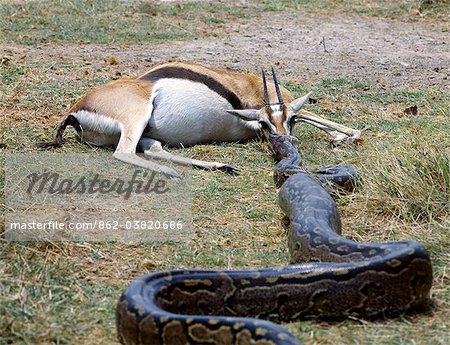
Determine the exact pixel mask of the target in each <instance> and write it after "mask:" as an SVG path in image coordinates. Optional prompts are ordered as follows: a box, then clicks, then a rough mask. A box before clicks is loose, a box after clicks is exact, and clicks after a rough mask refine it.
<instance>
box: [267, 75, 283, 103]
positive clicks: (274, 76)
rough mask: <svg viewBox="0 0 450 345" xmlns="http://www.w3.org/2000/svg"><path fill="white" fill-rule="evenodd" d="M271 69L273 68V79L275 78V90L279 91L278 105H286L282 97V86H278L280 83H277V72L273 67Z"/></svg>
mask: <svg viewBox="0 0 450 345" xmlns="http://www.w3.org/2000/svg"><path fill="white" fill-rule="evenodd" d="M270 67H271V68H272V78H273V82H274V84H275V90H276V91H277V96H278V103H280V105H284V101H283V96H282V95H281V90H280V86H279V85H278V81H277V75H276V74H275V70H274V69H273V66H270Z"/></svg>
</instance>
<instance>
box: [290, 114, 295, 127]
mask: <svg viewBox="0 0 450 345" xmlns="http://www.w3.org/2000/svg"><path fill="white" fill-rule="evenodd" d="M296 121H297V115H292V116H291V118H290V119H289V124H290V125H291V126H293V125H294V124H295V122H296Z"/></svg>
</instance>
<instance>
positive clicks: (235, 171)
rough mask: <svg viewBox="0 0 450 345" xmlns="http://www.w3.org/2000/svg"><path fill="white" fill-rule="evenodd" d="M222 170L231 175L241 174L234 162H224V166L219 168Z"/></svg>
mask: <svg viewBox="0 0 450 345" xmlns="http://www.w3.org/2000/svg"><path fill="white" fill-rule="evenodd" d="M219 169H220V170H223V171H225V172H227V173H228V174H231V175H239V169H238V168H236V167H235V166H234V165H232V164H224V165H223V166H222V167H220V168H219Z"/></svg>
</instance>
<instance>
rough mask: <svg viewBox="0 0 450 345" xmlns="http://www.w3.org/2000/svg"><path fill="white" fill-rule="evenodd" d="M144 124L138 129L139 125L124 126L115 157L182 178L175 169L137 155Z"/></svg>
mask: <svg viewBox="0 0 450 345" xmlns="http://www.w3.org/2000/svg"><path fill="white" fill-rule="evenodd" d="M144 126H145V125H144ZM144 126H143V127H142V129H137V127H138V126H135V127H125V126H122V130H121V135H120V140H119V143H118V144H117V148H116V151H115V152H114V154H113V156H114V158H116V159H118V160H120V161H122V162H125V163H129V164H133V165H136V166H139V167H141V168H145V169H149V170H152V171H156V172H159V173H162V174H165V175H167V176H170V177H177V178H181V175H180V174H178V173H177V172H176V171H175V170H174V169H172V168H169V167H166V166H163V165H160V164H157V163H154V162H152V161H149V160H147V159H144V158H141V157H139V156H138V155H136V147H137V145H138V143H139V140H140V137H141V135H142V132H143V131H144Z"/></svg>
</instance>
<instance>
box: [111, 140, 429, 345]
mask: <svg viewBox="0 0 450 345" xmlns="http://www.w3.org/2000/svg"><path fill="white" fill-rule="evenodd" d="M269 140H270V142H271V144H272V147H273V149H274V152H275V155H276V157H277V158H278V159H279V160H280V161H279V163H278V164H277V167H276V169H275V174H274V177H275V181H276V182H277V183H278V184H281V183H283V182H284V183H283V184H282V187H281V189H280V191H279V200H280V205H281V207H282V209H283V210H284V212H285V213H286V215H287V216H288V217H289V220H290V228H289V236H288V238H289V240H288V242H289V250H290V253H291V261H292V264H291V265H289V266H281V267H272V268H263V269H255V270H234V271H214V270H196V269H194V270H175V271H163V272H156V273H150V274H147V275H145V276H142V277H140V278H138V279H136V280H134V281H132V282H131V284H130V285H129V286H128V288H127V290H126V291H125V292H124V293H123V294H122V296H121V298H120V300H119V303H118V306H117V311H116V323H117V331H118V335H119V340H120V342H121V343H123V344H151V345H158V344H160V345H178V344H218V345H226V344H235V345H247V344H253V345H281V344H283V345H289V344H300V341H299V340H298V339H297V338H296V337H294V336H293V335H292V334H291V333H289V332H288V331H287V330H286V329H284V328H283V327H281V326H279V325H277V324H275V323H272V322H270V321H277V322H280V321H287V322H288V321H294V320H298V319H304V318H310V317H326V318H334V317H342V316H349V315H366V316H367V315H369V316H370V315H377V314H381V313H398V312H402V311H405V310H407V309H409V308H411V307H414V306H417V305H420V304H422V303H424V301H426V300H427V299H428V296H429V292H430V288H431V281H432V267H431V262H430V258H429V255H428V254H427V252H426V250H425V249H424V247H423V246H422V245H421V244H420V243H418V242H415V241H396V242H383V243H365V242H354V241H350V240H348V239H345V238H343V237H341V236H340V233H341V223H340V216H339V212H338V209H337V207H336V204H335V202H334V200H333V199H332V197H331V196H330V194H329V191H332V190H333V189H334V187H333V185H334V184H338V185H339V186H341V187H342V188H346V189H351V188H354V186H355V183H356V172H355V170H354V169H353V168H352V167H351V166H341V167H339V166H333V167H325V168H320V169H318V170H317V171H316V172H315V173H314V174H310V173H308V172H307V171H306V170H305V169H303V168H302V167H301V157H300V155H299V153H298V150H297V148H296V146H295V141H294V139H293V138H292V137H289V136H281V135H273V136H271V137H270V139H269ZM289 176H290V177H289ZM266 320H270V321H266Z"/></svg>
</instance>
